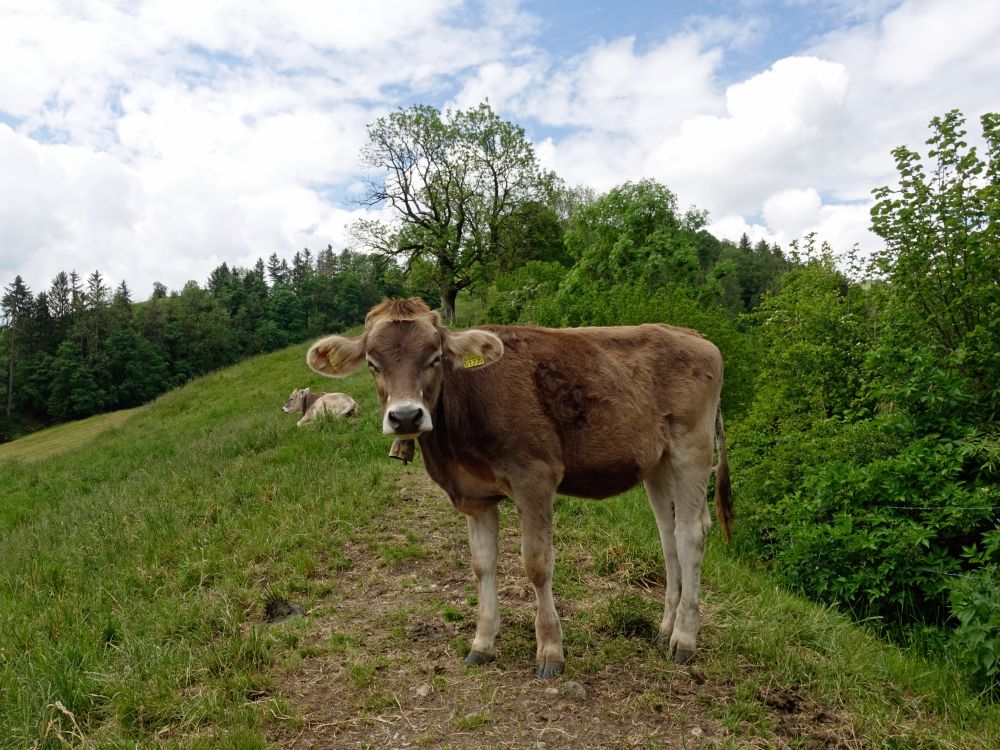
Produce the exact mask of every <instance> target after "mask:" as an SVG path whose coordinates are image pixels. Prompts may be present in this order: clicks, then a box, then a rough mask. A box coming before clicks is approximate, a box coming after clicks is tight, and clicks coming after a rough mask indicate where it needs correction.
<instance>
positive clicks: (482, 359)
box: [444, 328, 503, 368]
mask: <svg viewBox="0 0 1000 750" xmlns="http://www.w3.org/2000/svg"><path fill="white" fill-rule="evenodd" d="M444 348H445V352H446V353H447V355H448V358H449V359H450V360H451V363H452V365H454V366H455V367H458V368H471V367H483V366H485V365H492V364H493V363H494V362H496V361H497V360H498V359H500V357H502V356H503V342H502V341H501V340H500V337H499V336H497V335H496V334H495V333H490V332H489V331H482V330H480V329H478V328H472V329H470V330H468V331H448V335H447V336H446V337H445V340H444Z"/></svg>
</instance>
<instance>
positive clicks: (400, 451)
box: [389, 438, 415, 466]
mask: <svg viewBox="0 0 1000 750" xmlns="http://www.w3.org/2000/svg"><path fill="white" fill-rule="evenodd" d="M414 450H415V447H414V445H413V441H412V440H400V439H399V438H396V439H395V440H393V441H392V448H390V449H389V458H398V459H399V460H400V461H402V462H403V466H406V465H407V464H408V463H410V461H412V460H413V453H414Z"/></svg>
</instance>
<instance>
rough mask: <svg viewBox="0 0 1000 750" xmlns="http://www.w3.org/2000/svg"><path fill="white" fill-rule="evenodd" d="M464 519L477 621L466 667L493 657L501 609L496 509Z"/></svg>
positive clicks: (495, 507)
mask: <svg viewBox="0 0 1000 750" xmlns="http://www.w3.org/2000/svg"><path fill="white" fill-rule="evenodd" d="M466 518H467V519H468V524H469V549H470V550H471V551H472V570H473V572H474V573H475V574H476V578H477V579H478V581H479V617H478V619H477V620H476V637H475V638H473V639H472V650H471V651H470V652H469V655H468V656H466V657H465V663H466V664H485V663H486V662H488V661H492V660H493V657H494V656H495V655H496V639H497V634H498V633H499V632H500V606H499V602H498V601H497V547H498V542H497V531H498V528H499V520H498V513H497V506H496V505H494V506H493V507H492V508H490V509H489V510H486V511H484V512H482V513H479V514H478V515H469V516H467V517H466Z"/></svg>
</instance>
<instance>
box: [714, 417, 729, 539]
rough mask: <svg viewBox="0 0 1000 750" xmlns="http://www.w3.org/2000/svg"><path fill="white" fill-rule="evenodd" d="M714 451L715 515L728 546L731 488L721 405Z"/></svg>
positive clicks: (716, 418)
mask: <svg viewBox="0 0 1000 750" xmlns="http://www.w3.org/2000/svg"><path fill="white" fill-rule="evenodd" d="M715 450H716V451H717V452H718V454H719V463H717V464H716V465H715V514H716V517H717V519H718V522H719V528H720V529H721V530H722V538H723V539H725V540H726V544H729V543H730V542H731V540H732V526H733V486H732V484H731V483H730V481H729V462H728V461H726V433H725V430H723V428H722V405H721V404H720V405H719V407H718V409H717V410H716V412H715Z"/></svg>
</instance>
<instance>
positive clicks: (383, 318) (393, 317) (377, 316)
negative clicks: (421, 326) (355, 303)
mask: <svg viewBox="0 0 1000 750" xmlns="http://www.w3.org/2000/svg"><path fill="white" fill-rule="evenodd" d="M422 318H426V319H427V320H429V321H430V322H431V324H432V325H434V324H436V323H437V314H436V313H434V312H432V311H431V309H430V308H429V307H427V303H426V302H424V301H423V300H422V299H420V298H419V297H410V298H408V299H387V300H383V301H382V302H381V303H379V304H378V305H376V306H375V307H373V308H372V309H371V310H370V311H369V312H368V314H367V315H366V316H365V328H366V329H368V330H372V329H373V328H374V327H375V326H376V325H377V324H378V323H381V322H391V321H400V320H420V319H422Z"/></svg>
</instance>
